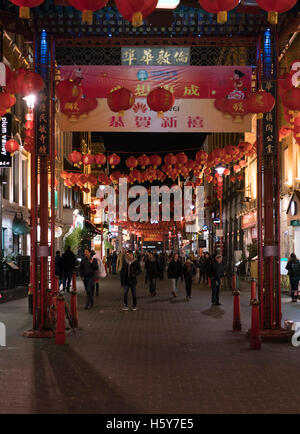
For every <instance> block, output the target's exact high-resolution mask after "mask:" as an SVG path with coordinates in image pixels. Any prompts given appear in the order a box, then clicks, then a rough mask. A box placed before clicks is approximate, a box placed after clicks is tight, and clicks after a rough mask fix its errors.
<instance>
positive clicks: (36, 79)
mask: <svg viewBox="0 0 300 434" xmlns="http://www.w3.org/2000/svg"><path fill="white" fill-rule="evenodd" d="M18 82H19V86H20V89H21V93H22V94H23V95H25V96H26V95H30V94H34V93H39V92H40V91H41V90H42V89H43V87H44V80H43V79H42V77H41V76H40V75H39V74H37V73H36V72H33V71H26V72H25V74H20V75H19V76H18Z"/></svg>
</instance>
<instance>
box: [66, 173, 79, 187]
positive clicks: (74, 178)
mask: <svg viewBox="0 0 300 434" xmlns="http://www.w3.org/2000/svg"><path fill="white" fill-rule="evenodd" d="M78 178H79V175H78V174H77V173H73V174H72V175H71V176H70V177H69V178H68V179H69V181H70V183H71V184H72V185H76V184H77V182H78Z"/></svg>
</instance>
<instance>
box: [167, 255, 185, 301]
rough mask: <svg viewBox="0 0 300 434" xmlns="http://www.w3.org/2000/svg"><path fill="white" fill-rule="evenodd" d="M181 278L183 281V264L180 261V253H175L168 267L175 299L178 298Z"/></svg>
mask: <svg viewBox="0 0 300 434" xmlns="http://www.w3.org/2000/svg"><path fill="white" fill-rule="evenodd" d="M179 278H181V279H182V262H181V260H180V259H179V255H178V253H175V254H174V255H173V258H172V260H171V261H170V263H169V266H168V279H171V282H172V294H173V296H174V297H177V293H178V279H179Z"/></svg>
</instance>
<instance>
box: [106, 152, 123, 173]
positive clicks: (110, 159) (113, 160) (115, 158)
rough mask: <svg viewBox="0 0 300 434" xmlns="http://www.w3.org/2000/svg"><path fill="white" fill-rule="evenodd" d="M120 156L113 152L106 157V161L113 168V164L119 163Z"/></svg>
mask: <svg viewBox="0 0 300 434" xmlns="http://www.w3.org/2000/svg"><path fill="white" fill-rule="evenodd" d="M120 161H121V158H120V157H119V155H117V154H115V153H113V154H111V155H110V156H109V157H108V163H109V165H110V166H111V167H112V168H113V169H114V167H115V166H117V165H118V164H120Z"/></svg>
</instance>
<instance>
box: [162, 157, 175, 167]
mask: <svg viewBox="0 0 300 434" xmlns="http://www.w3.org/2000/svg"><path fill="white" fill-rule="evenodd" d="M164 161H165V163H166V165H167V166H168V167H171V166H172V165H173V164H176V163H177V158H176V157H175V155H174V154H167V155H166V156H165V158H164Z"/></svg>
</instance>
